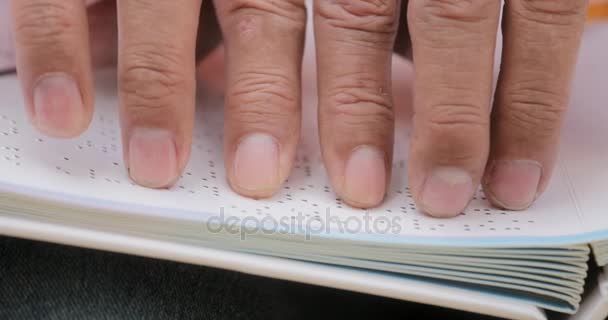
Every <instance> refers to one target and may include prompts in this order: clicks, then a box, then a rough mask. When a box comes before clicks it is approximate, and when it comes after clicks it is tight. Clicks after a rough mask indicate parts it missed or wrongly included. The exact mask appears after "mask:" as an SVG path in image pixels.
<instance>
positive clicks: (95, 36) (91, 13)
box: [87, 1, 118, 67]
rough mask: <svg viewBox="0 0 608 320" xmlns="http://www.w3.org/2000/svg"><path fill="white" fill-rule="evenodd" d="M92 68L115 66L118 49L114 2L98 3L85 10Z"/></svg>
mask: <svg viewBox="0 0 608 320" xmlns="http://www.w3.org/2000/svg"><path fill="white" fill-rule="evenodd" d="M87 13H88V20H89V32H90V34H89V37H90V39H91V59H92V62H93V67H107V66H115V65H116V61H117V56H116V55H117V51H118V50H117V48H118V43H117V42H118V37H117V36H118V22H117V21H116V2H115V1H99V2H95V3H94V4H92V5H91V6H89V7H88V8H87Z"/></svg>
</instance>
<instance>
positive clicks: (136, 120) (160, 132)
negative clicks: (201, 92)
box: [118, 0, 201, 188]
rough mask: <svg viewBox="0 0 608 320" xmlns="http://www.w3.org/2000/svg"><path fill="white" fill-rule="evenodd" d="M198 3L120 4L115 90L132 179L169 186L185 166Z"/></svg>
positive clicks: (140, 0)
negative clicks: (116, 86) (118, 93)
mask: <svg viewBox="0 0 608 320" xmlns="http://www.w3.org/2000/svg"><path fill="white" fill-rule="evenodd" d="M200 5H201V1H200V0H187V1H154V0H119V1H118V21H119V37H118V39H119V43H118V47H119V64H118V69H119V70H118V73H119V90H120V105H121V124H122V130H123V139H124V141H125V143H124V153H125V160H126V163H127V164H128V167H129V173H130V175H131V178H132V179H133V180H134V181H135V182H137V183H139V184H141V185H143V186H147V187H155V188H160V187H167V186H170V185H171V184H173V183H174V182H175V180H177V178H178V176H179V174H180V172H181V171H182V170H183V168H184V166H185V165H186V163H187V161H188V157H189V154H190V147H191V142H192V127H193V118H194V105H195V86H196V84H195V72H194V70H195V48H196V34H197V26H198V17H199V9H200Z"/></svg>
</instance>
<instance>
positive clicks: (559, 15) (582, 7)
mask: <svg viewBox="0 0 608 320" xmlns="http://www.w3.org/2000/svg"><path fill="white" fill-rule="evenodd" d="M587 2H588V1H587V0H520V1H519V5H516V6H515V8H518V9H519V10H517V12H518V13H519V14H520V15H522V16H523V17H525V18H527V19H529V20H533V21H537V22H541V23H547V24H568V25H569V24H573V23H576V22H582V21H583V19H584V16H585V12H586V8H587Z"/></svg>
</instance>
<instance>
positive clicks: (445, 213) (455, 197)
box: [417, 167, 475, 218]
mask: <svg viewBox="0 0 608 320" xmlns="http://www.w3.org/2000/svg"><path fill="white" fill-rule="evenodd" d="M474 192H475V187H474V184H473V179H472V177H471V175H470V174H469V173H468V172H467V171H465V170H463V169H460V168H456V167H438V168H435V169H433V170H432V171H431V172H430V173H429V175H428V176H427V177H426V180H425V181H424V184H423V186H422V189H421V192H420V194H419V196H418V197H417V200H418V201H417V202H418V204H419V207H420V208H422V210H423V211H424V212H425V213H427V214H429V215H430V216H433V217H435V218H451V217H455V216H457V215H459V214H460V213H461V212H462V211H463V210H464V209H465V208H466V207H467V206H468V204H469V202H470V201H471V199H472V198H473V194H474Z"/></svg>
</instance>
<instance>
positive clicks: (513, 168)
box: [486, 160, 542, 210]
mask: <svg viewBox="0 0 608 320" xmlns="http://www.w3.org/2000/svg"><path fill="white" fill-rule="evenodd" d="M541 174H542V166H541V165H540V163H538V162H536V161H530V160H510V161H496V162H495V163H494V166H493V168H492V169H491V172H490V176H489V179H488V182H487V188H486V190H487V191H488V197H490V199H491V200H492V201H493V202H494V203H495V204H496V205H498V206H501V207H503V208H505V209H509V210H523V209H526V208H528V207H529V206H530V205H531V204H532V202H534V200H535V199H536V197H537V194H538V185H539V183H540V177H541Z"/></svg>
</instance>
